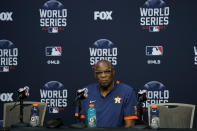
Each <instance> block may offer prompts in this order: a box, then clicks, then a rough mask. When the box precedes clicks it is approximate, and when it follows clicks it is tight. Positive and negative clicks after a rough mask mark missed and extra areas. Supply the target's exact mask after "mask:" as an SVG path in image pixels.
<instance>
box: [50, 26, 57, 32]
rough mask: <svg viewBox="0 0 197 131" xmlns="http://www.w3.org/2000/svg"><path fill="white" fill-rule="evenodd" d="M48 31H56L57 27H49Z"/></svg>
mask: <svg viewBox="0 0 197 131" xmlns="http://www.w3.org/2000/svg"><path fill="white" fill-rule="evenodd" d="M48 33H58V27H49V28H48Z"/></svg>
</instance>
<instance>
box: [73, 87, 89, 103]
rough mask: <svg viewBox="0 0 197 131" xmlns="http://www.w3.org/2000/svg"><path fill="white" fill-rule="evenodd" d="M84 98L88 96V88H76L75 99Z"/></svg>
mask: <svg viewBox="0 0 197 131" xmlns="http://www.w3.org/2000/svg"><path fill="white" fill-rule="evenodd" d="M86 98H88V89H87V88H83V89H79V90H77V93H76V98H75V101H77V100H83V99H86Z"/></svg>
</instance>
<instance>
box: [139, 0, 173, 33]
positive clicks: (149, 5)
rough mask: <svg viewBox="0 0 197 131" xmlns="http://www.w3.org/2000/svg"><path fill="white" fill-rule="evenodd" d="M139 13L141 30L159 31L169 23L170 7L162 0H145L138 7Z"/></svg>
mask: <svg viewBox="0 0 197 131" xmlns="http://www.w3.org/2000/svg"><path fill="white" fill-rule="evenodd" d="M140 15H141V17H140V25H141V29H142V30H148V31H149V32H160V31H161V30H164V29H166V28H167V26H168V24H169V15H170V7H168V6H167V5H166V3H165V2H164V1H163V0H147V1H146V2H145V3H144V5H143V6H142V7H140Z"/></svg>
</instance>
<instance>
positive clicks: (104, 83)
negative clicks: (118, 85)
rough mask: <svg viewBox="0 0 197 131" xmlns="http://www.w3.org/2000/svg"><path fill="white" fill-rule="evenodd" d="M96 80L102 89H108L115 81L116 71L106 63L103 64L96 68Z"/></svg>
mask: <svg viewBox="0 0 197 131" xmlns="http://www.w3.org/2000/svg"><path fill="white" fill-rule="evenodd" d="M94 75H95V78H96V80H97V82H98V84H99V86H100V87H102V88H108V87H109V86H110V85H111V84H112V83H113V79H114V69H113V68H112V67H111V66H110V65H108V64H107V63H105V62H101V63H99V64H98V65H97V66H96V69H95V71H94Z"/></svg>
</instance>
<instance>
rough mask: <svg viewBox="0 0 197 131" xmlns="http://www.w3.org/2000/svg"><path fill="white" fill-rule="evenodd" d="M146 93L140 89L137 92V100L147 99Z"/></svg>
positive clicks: (143, 100)
mask: <svg viewBox="0 0 197 131" xmlns="http://www.w3.org/2000/svg"><path fill="white" fill-rule="evenodd" d="M146 93H147V91H146V90H142V91H140V92H138V94H137V100H138V102H145V101H146V100H147V97H146Z"/></svg>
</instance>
